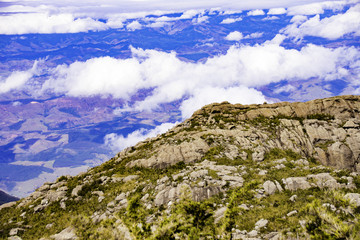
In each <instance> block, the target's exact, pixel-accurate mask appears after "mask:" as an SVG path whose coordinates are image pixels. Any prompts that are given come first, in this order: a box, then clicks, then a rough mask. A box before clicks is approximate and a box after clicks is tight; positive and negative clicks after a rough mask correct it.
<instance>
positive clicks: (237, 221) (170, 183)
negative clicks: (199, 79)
mask: <svg viewBox="0 0 360 240" xmlns="http://www.w3.org/2000/svg"><path fill="white" fill-rule="evenodd" d="M359 110H360V97H358V96H342V97H333V98H328V99H320V100H315V101H310V102H306V103H277V104H263V105H246V106H244V105H232V104H229V103H221V104H211V105H208V106H205V107H203V108H202V109H200V110H198V111H197V112H195V113H194V115H193V116H192V117H191V118H190V119H188V120H186V121H185V122H183V123H181V124H179V125H177V126H176V127H175V128H173V129H171V130H169V131H168V132H167V133H165V134H163V135H160V136H157V137H155V138H152V139H147V140H146V141H143V142H140V143H138V144H137V145H136V146H133V147H130V148H127V149H125V150H124V151H122V152H120V153H119V154H117V155H116V156H115V157H114V158H112V159H111V160H109V161H108V162H106V163H104V164H102V165H101V166H99V167H96V168H93V169H90V170H89V171H88V172H86V173H84V174H81V175H78V176H76V177H70V176H63V177H61V178H59V179H58V180H57V181H56V182H54V183H47V184H44V185H43V186H42V187H40V188H39V189H38V190H37V191H36V192H34V193H33V194H32V195H31V196H29V197H27V198H25V199H21V200H20V201H18V202H16V203H10V204H7V205H3V206H1V207H0V224H1V225H0V226H1V227H0V229H1V230H0V237H2V238H4V239H5V238H7V237H10V239H19V238H20V237H22V238H23V239H39V238H40V237H43V238H42V239H104V238H109V239H248V238H252V239H296V237H300V238H302V239H310V238H316V239H336V238H338V239H347V238H348V239H356V238H360V235H359V230H360V223H359V220H358V219H360V210H359V209H360V176H359V171H360V164H359V162H360V161H359V154H360V145H359V142H360V129H359V126H360V114H359Z"/></svg>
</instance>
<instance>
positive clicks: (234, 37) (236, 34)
mask: <svg viewBox="0 0 360 240" xmlns="http://www.w3.org/2000/svg"><path fill="white" fill-rule="evenodd" d="M243 38H244V36H243V34H242V33H241V32H239V31H234V32H231V33H229V34H228V35H227V36H226V37H225V39H226V40H229V41H240V40H241V39H243Z"/></svg>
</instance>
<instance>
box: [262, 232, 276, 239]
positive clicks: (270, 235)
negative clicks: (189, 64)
mask: <svg viewBox="0 0 360 240" xmlns="http://www.w3.org/2000/svg"><path fill="white" fill-rule="evenodd" d="M264 239H267V240H279V239H280V234H279V233H278V232H271V233H268V234H266V235H264Z"/></svg>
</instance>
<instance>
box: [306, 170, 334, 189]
mask: <svg viewBox="0 0 360 240" xmlns="http://www.w3.org/2000/svg"><path fill="white" fill-rule="evenodd" d="M307 178H308V179H314V180H315V181H316V185H317V186H318V187H319V188H330V189H337V188H339V187H340V184H339V183H338V182H337V181H336V179H335V178H333V177H332V176H331V175H330V173H319V174H313V175H308V176H307Z"/></svg>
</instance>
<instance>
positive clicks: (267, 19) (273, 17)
mask: <svg viewBox="0 0 360 240" xmlns="http://www.w3.org/2000/svg"><path fill="white" fill-rule="evenodd" d="M277 19H279V17H277V16H267V17H265V18H263V20H264V21H272V20H277Z"/></svg>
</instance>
